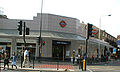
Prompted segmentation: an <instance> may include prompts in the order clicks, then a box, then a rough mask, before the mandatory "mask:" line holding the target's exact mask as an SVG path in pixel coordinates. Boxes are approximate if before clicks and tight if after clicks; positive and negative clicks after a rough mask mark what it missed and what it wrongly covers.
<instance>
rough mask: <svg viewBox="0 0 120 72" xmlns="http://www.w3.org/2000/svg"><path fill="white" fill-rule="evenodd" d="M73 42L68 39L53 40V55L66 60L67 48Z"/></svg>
mask: <svg viewBox="0 0 120 72" xmlns="http://www.w3.org/2000/svg"><path fill="white" fill-rule="evenodd" d="M70 43H71V42H68V41H56V40H53V41H52V57H53V58H59V60H63V61H64V60H65V56H66V48H67V46H68V45H70Z"/></svg>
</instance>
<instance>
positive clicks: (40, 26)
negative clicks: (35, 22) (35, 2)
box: [39, 0, 43, 58]
mask: <svg viewBox="0 0 120 72" xmlns="http://www.w3.org/2000/svg"><path fill="white" fill-rule="evenodd" d="M42 10H43V0H41V15H40V36H39V37H40V43H39V58H40V57H41V47H42V45H41V44H42V43H41V42H42V41H41V40H42V39H41V30H42Z"/></svg>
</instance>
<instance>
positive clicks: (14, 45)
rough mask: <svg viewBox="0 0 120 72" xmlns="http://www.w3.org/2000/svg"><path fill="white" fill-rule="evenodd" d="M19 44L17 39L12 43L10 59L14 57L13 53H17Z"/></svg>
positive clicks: (13, 39)
mask: <svg viewBox="0 0 120 72" xmlns="http://www.w3.org/2000/svg"><path fill="white" fill-rule="evenodd" d="M16 44H17V42H16V38H14V37H13V38H12V42H11V51H10V57H11V56H12V54H13V52H15V53H17V45H16Z"/></svg>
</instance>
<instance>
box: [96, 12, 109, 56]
mask: <svg viewBox="0 0 120 72" xmlns="http://www.w3.org/2000/svg"><path fill="white" fill-rule="evenodd" d="M104 16H111V14H109V15H104ZM104 16H100V19H99V40H101V18H102V17H104ZM99 49H100V42H99V48H98V49H97V58H98V57H99Z"/></svg>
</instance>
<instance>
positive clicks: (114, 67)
mask: <svg viewBox="0 0 120 72" xmlns="http://www.w3.org/2000/svg"><path fill="white" fill-rule="evenodd" d="M88 69H90V70H91V72H120V61H115V62H109V63H108V64H102V65H90V66H88Z"/></svg>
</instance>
